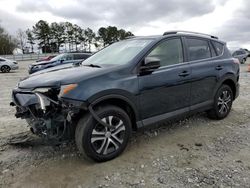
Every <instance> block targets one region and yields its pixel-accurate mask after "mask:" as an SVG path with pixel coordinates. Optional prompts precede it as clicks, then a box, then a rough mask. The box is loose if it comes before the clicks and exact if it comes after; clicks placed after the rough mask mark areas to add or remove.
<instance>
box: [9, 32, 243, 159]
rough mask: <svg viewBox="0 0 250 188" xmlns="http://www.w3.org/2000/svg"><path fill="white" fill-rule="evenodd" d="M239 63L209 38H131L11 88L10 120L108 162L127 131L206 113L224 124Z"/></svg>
mask: <svg viewBox="0 0 250 188" xmlns="http://www.w3.org/2000/svg"><path fill="white" fill-rule="evenodd" d="M238 80H239V61H238V60H236V59H234V58H233V57H232V56H231V54H230V52H229V50H228V49H227V47H226V44H225V43H224V42H222V41H220V40H218V38H217V37H215V36H210V35H205V34H200V33H192V32H183V31H182V32H180V31H173V32H166V33H164V35H162V36H149V37H133V38H129V39H126V40H123V41H120V42H117V43H114V44H112V45H110V46H108V47H107V48H105V49H103V50H101V51H99V52H97V53H96V54H94V55H93V56H91V57H90V58H88V59H87V60H85V61H84V62H83V63H82V64H81V65H80V66H75V67H67V68H64V69H61V70H49V69H48V71H47V72H44V71H43V73H41V74H39V73H38V74H36V75H34V76H32V75H30V77H28V78H25V79H24V80H22V81H20V82H19V83H18V86H17V88H15V89H14V90H13V102H12V103H11V104H12V105H14V106H16V110H17V112H16V117H21V118H24V119H26V120H27V122H28V124H29V125H30V127H31V131H32V132H33V133H34V134H37V135H39V136H41V137H44V138H46V139H50V140H65V139H71V138H72V137H74V138H75V141H76V145H77V147H78V148H79V150H80V151H81V152H82V153H83V154H85V156H87V157H90V158H92V159H93V160H96V161H107V160H110V159H113V158H114V157H116V156H118V155H119V154H120V153H121V152H122V151H123V150H124V149H125V147H126V145H127V143H128V140H129V137H130V135H131V131H132V130H138V129H140V128H143V127H145V126H148V125H151V124H153V123H156V122H159V121H162V120H165V119H170V118H173V117H177V116H180V115H189V114H191V113H194V112H200V111H206V112H207V114H208V116H209V117H210V118H213V119H218V120H220V119H223V118H225V117H226V116H227V115H228V114H229V112H230V110H231V107H232V104H233V101H234V100H235V99H236V97H237V96H238V94H239V84H238Z"/></svg>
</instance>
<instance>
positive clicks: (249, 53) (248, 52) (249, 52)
mask: <svg viewBox="0 0 250 188" xmlns="http://www.w3.org/2000/svg"><path fill="white" fill-rule="evenodd" d="M244 50H245V51H246V52H247V54H248V57H250V51H249V50H248V49H246V48H245V49H244Z"/></svg>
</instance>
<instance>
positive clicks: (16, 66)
mask: <svg viewBox="0 0 250 188" xmlns="http://www.w3.org/2000/svg"><path fill="white" fill-rule="evenodd" d="M10 68H11V70H17V69H19V67H18V65H12V66H11V67H10Z"/></svg>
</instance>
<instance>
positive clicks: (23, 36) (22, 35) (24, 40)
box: [17, 29, 27, 54]
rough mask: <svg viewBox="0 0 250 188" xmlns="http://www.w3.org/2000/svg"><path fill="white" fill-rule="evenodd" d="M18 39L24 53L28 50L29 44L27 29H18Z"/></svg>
mask: <svg viewBox="0 0 250 188" xmlns="http://www.w3.org/2000/svg"><path fill="white" fill-rule="evenodd" d="M17 40H18V45H19V47H20V48H21V50H22V52H23V54H25V52H26V45H27V35H26V33H25V31H23V30H21V29H18V30H17Z"/></svg>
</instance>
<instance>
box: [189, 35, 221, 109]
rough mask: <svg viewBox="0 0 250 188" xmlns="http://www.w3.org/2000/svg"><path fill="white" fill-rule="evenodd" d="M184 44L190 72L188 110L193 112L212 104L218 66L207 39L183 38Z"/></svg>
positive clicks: (212, 48) (213, 51) (214, 53)
mask: <svg viewBox="0 0 250 188" xmlns="http://www.w3.org/2000/svg"><path fill="white" fill-rule="evenodd" d="M185 44H186V47H187V56H188V60H189V64H190V67H191V71H192V75H191V80H192V83H191V95H190V101H191V102H190V105H191V107H190V108H191V110H194V109H196V108H199V107H203V106H207V105H210V104H212V102H213V97H214V96H213V94H214V89H215V87H216V83H217V77H218V76H219V75H218V74H219V71H220V67H219V66H220V65H219V61H218V60H217V57H216V56H217V55H216V52H215V49H214V47H213V46H212V43H211V41H210V40H209V39H205V38H198V37H185Z"/></svg>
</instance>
